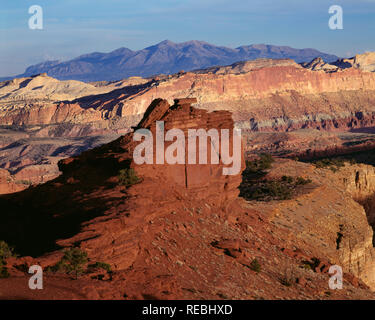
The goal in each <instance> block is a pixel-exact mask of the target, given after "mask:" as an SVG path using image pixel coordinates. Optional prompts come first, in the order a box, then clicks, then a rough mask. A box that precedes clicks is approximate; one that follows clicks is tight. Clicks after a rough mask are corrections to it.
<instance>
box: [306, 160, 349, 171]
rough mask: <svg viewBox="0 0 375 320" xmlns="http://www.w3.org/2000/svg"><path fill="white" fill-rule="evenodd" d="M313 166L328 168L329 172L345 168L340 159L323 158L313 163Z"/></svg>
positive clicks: (343, 161) (343, 162)
mask: <svg viewBox="0 0 375 320" xmlns="http://www.w3.org/2000/svg"><path fill="white" fill-rule="evenodd" d="M313 164H314V165H315V166H316V167H317V168H328V169H330V170H331V171H333V172H336V171H338V170H339V169H340V168H342V167H344V166H345V160H344V159H342V158H325V159H320V160H317V161H314V162H313Z"/></svg>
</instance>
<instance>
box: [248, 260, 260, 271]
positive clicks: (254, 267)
mask: <svg viewBox="0 0 375 320" xmlns="http://www.w3.org/2000/svg"><path fill="white" fill-rule="evenodd" d="M249 268H250V269H251V270H253V271H255V272H256V273H258V272H260V270H261V269H262V267H261V265H260V263H259V261H258V260H257V259H254V260H253V261H251V263H250V265H249Z"/></svg>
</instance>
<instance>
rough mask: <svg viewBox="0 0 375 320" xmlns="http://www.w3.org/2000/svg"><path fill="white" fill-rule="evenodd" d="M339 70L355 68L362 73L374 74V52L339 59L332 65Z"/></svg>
mask: <svg viewBox="0 0 375 320" xmlns="http://www.w3.org/2000/svg"><path fill="white" fill-rule="evenodd" d="M332 64H333V65H336V66H338V67H339V68H343V69H345V68H351V67H353V68H357V69H360V70H363V71H369V72H374V71H375V52H366V53H363V54H357V55H356V56H354V57H353V58H349V59H339V60H338V61H336V62H334V63H332Z"/></svg>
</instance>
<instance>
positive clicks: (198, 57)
mask: <svg viewBox="0 0 375 320" xmlns="http://www.w3.org/2000/svg"><path fill="white" fill-rule="evenodd" d="M318 56H320V57H322V58H323V59H324V60H325V61H327V62H332V61H336V60H337V58H338V57H336V56H334V55H329V54H325V53H322V52H319V51H318V50H314V49H295V48H291V47H286V46H273V45H267V44H254V45H248V46H241V47H239V48H236V49H234V48H228V47H223V46H216V45H213V44H210V43H207V42H204V41H199V40H191V41H186V42H182V43H175V42H173V41H171V40H168V39H167V40H164V41H162V42H160V43H158V44H155V45H153V46H149V47H147V48H145V49H142V50H138V51H132V50H130V49H127V48H119V49H117V50H114V51H112V52H109V53H99V52H96V53H91V54H85V55H82V56H80V57H78V58H75V59H72V60H70V61H65V62H55V61H53V62H48V63H40V64H37V65H34V66H31V67H29V68H27V69H26V71H25V73H24V74H22V75H19V76H17V77H25V76H30V75H31V74H37V73H43V72H47V73H48V75H49V76H52V77H54V78H57V79H59V80H80V81H88V82H89V81H100V80H110V81H111V80H119V79H124V78H128V77H133V76H141V77H149V76H152V75H156V74H173V73H177V72H178V71H180V70H185V71H191V70H196V69H204V68H208V67H213V66H223V65H230V64H233V63H236V62H239V61H246V60H255V59H258V58H269V59H293V60H294V61H296V62H297V63H302V62H306V61H311V60H313V59H314V58H316V57H318Z"/></svg>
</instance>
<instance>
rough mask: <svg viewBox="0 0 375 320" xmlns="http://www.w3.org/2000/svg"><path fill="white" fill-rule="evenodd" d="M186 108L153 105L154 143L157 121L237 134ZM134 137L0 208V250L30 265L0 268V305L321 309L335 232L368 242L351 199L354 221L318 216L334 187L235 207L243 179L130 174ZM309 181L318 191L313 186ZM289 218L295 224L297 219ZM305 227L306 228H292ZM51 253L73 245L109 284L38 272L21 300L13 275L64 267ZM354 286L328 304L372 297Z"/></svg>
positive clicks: (184, 170)
mask: <svg viewBox="0 0 375 320" xmlns="http://www.w3.org/2000/svg"><path fill="white" fill-rule="evenodd" d="M192 102H193V101H192V100H184V99H180V100H177V101H176V104H175V105H174V106H172V107H171V108H170V107H169V105H168V103H167V102H166V101H164V100H158V101H157V102H155V103H154V104H153V105H151V108H150V110H149V112H147V114H146V117H145V118H144V119H143V120H142V121H141V123H140V125H142V127H146V128H149V129H150V130H151V131H152V132H155V128H154V126H155V123H154V122H155V121H156V120H163V121H165V125H166V128H173V127H174V128H176V127H178V128H182V129H183V130H184V131H185V130H186V129H187V128H197V127H203V128H206V129H208V128H233V120H232V119H231V116H230V113H228V112H225V111H219V112H213V113H208V112H207V111H205V110H198V109H194V108H191V107H190V103H192ZM132 137H133V133H130V134H127V135H126V136H123V137H121V138H119V139H117V140H115V141H113V142H112V143H110V144H107V145H104V146H102V147H99V148H96V149H93V150H90V151H86V152H84V153H82V154H81V155H80V156H77V157H74V158H68V159H65V160H62V161H61V162H60V169H61V171H62V172H63V174H62V175H61V176H60V177H58V178H56V179H55V180H53V181H50V182H48V183H46V184H43V185H40V186H36V187H32V188H30V189H28V190H25V191H23V192H21V193H19V194H16V195H6V196H1V197H0V206H1V207H2V208H3V211H2V214H1V215H2V217H1V218H2V223H1V224H0V234H1V237H2V239H4V240H6V241H7V242H8V243H10V244H11V245H14V246H15V247H16V251H17V252H18V253H20V254H21V255H23V256H25V255H31V256H33V257H34V258H31V257H23V258H20V259H14V260H11V259H10V260H9V261H8V267H9V270H10V272H11V275H12V276H11V278H9V279H3V280H2V279H0V295H2V296H5V297H8V298H12V297H14V296H22V297H24V298H29V299H45V298H46V295H45V293H44V292H49V293H50V295H49V298H51V297H53V298H61V292H64V293H66V296H65V298H75V299H77V298H78V299H86V298H89V299H121V298H127V299H181V298H185V299H215V298H216V299H218V298H219V299H241V298H242V299H259V298H271V299H280V298H294V299H295V298H307V299H312V298H322V299H323V298H327V297H328V295H326V294H325V293H324V292H326V291H327V290H329V289H328V288H327V282H328V275H327V274H326V273H325V272H326V268H325V267H326V266H327V265H330V264H333V263H334V262H336V261H334V260H335V259H336V258H337V256H338V253H337V250H336V244H335V241H334V239H335V237H336V232H337V230H336V227H337V225H339V224H340V223H341V222H342V221H343V222H344V223H345V224H347V225H350V221H355V222H356V223H357V222H358V223H359V226H360V228H361V230H365V231H366V243H367V240H368V239H369V237H370V233H371V232H370V230H369V226H368V225H367V227H366V224H365V222H366V221H365V220H366V219H365V217H364V215H363V213H362V212H361V211H360V210H359V209H358V205H357V207H355V204H354V202H353V201H352V200H350V198H348V197H347V196H345V201H346V202H348V203H349V202H350V201H352V202H350V204H351V206H353V207H354V208H357V209H358V210H354V211H353V212H354V218H355V219H354V220H350V217H349V215H345V216H343V215H339V212H341V209H342V207H337V208H336V207H335V211H334V216H333V215H330V214H329V212H327V214H326V212H320V211H319V210H320V209H319V208H320V206H321V205H322V203H323V202H324V201H325V200H324V199H323V198H322V196H321V195H322V194H324V193H327V190H328V191H329V195H330V196H332V199H334V201H335V203H339V199H341V198H340V197H342V195H341V191H337V188H336V187H335V188H328V189H327V188H326V187H325V186H324V185H322V186H320V187H319V188H318V189H317V192H315V189H313V190H312V191H311V190H310V192H308V193H307V194H303V195H301V196H300V197H299V198H298V199H297V200H298V201H300V202H302V205H301V206H299V205H297V204H296V202H295V200H291V201H289V202H284V206H280V205H279V204H276V205H275V204H265V205H264V206H261V205H259V204H257V205H258V207H255V204H254V203H253V204H251V203H245V202H244V201H241V200H240V199H238V198H237V195H238V191H237V187H238V185H239V182H240V181H241V177H240V174H239V175H237V176H223V175H222V172H221V170H220V169H222V167H223V166H222V165H221V164H219V165H211V164H207V165H204V166H202V167H199V169H197V170H196V171H195V170H194V169H193V167H192V166H191V167H189V165H168V164H164V165H146V164H143V165H136V164H135V163H133V162H132V156H133V150H134V147H135V146H136V145H137V143H136V142H135V141H133V139H132ZM241 156H242V153H241ZM292 163H293V162H291V161H289V162H287V163H285V162H282V164H281V167H282V168H283V170H284V171H282V172H280V170H275V172H273V174H283V173H284V172H285V174H290V172H289V171H293V170H296V169H297V170H298V174H301V173H300V172H301V170H303V176H305V175H307V174H308V173H310V174H311V172H312V171H313V170H312V169H311V166H310V165H307V164H299V165H298V166H296V165H292ZM242 165H243V162H242ZM129 166H130V167H132V168H133V169H134V170H135V171H136V172H137V175H138V176H139V178H141V182H140V183H138V184H135V185H132V186H130V187H129V188H125V187H124V186H121V185H119V183H118V174H119V170H121V169H124V168H129ZM299 167H302V168H299ZM205 168H207V170H206V169H205ZM279 168H280V167H279ZM190 169H191V170H190ZM215 173H216V174H215ZM314 177H315V178H314V179H315V180H316V181H319V178H320V175H318V176H314ZM329 179H330V177H328V178H327V181H328V180H329ZM186 181H191V182H192V183H190V184H189V183H188V184H186ZM184 182H185V183H184ZM316 193H317V194H318V198H316ZM313 200H314V201H316V200H319V202H318V203H316V204H315V203H314V202H313ZM325 203H326V202H325ZM326 204H327V203H326ZM317 210H318V211H317ZM294 212H296V213H298V214H297V215H296V217H295V218H294V217H293V213H294ZM318 213H319V214H320V215H321V218H322V219H323V218H324V219H325V220H324V222H325V223H324V225H320V224H319V221H320V220H319V219H313V218H312V217H316V215H317V214H318ZM284 215H285V217H286V218H284ZM292 217H293V218H292ZM304 218H306V219H308V221H307V222H305V223H304V224H302V223H300V220H301V221H302V219H304ZM332 219H333V220H332ZM329 221H331V222H332V221H333V222H334V223H328V222H329ZM348 221H349V222H348ZM305 226H306V228H305ZM308 228H312V230H314V231H313V233H311V230H309V229H308ZM308 230H309V232H307V231H308ZM310 233H311V234H310ZM352 239H356V241H357V242H356V243H357V244H358V245H357V247H358V248H356V254H357V253H358V252H359V249H360V248H359V247H360V243H361V241H362V240H361V238H360V237H358V235H357V234H356V233H355V232H352V231H351V229H349V230H348V231H345V234H344V239H343V243H344V244H347V243H351V241H352ZM310 240H314V241H310ZM331 240H332V241H331ZM331 242H332V244H331ZM56 244H58V245H60V246H63V247H71V246H79V247H80V248H81V249H82V250H84V251H86V252H87V253H88V256H89V258H90V263H94V262H95V261H101V262H106V263H110V264H111V266H112V269H113V270H114V272H113V274H112V275H111V276H108V275H107V278H105V277H104V276H105V275H104V274H101V275H102V276H103V277H104V279H106V281H100V280H98V279H93V278H92V277H97V276H98V271H95V272H94V273H88V274H85V275H84V276H83V277H82V278H81V279H80V280H70V279H69V277H68V276H66V275H58V274H56V275H51V274H48V273H45V278H46V279H45V286H46V288H45V290H46V291H44V290H41V291H43V292H36V293H32V294H31V293H30V290H29V289H28V288H27V289H25V283H27V281H25V279H24V278H25V277H27V276H29V275H26V276H25V274H23V273H22V271H20V270H22V268H21V267H22V266H23V267H25V265H26V266H29V265H31V264H35V263H37V264H40V265H41V266H43V267H47V266H51V265H53V264H55V263H56V262H57V261H59V259H60V258H61V256H62V253H61V252H58V251H56V249H58V246H57V245H56ZM324 244H325V245H326V246H324ZM349 249H350V248H349ZM349 249H348V247H346V246H345V247H344V248H343V250H344V251H343V252H344V253H349V252H350V251H347V250H349ZM290 252H294V253H296V254H294V253H293V254H290ZM313 257H317V258H320V261H321V262H322V265H319V266H318V267H320V269H319V270H318V271H319V272H317V270H312V271H311V270H305V269H302V268H301V267H300V266H301V263H302V262H303V261H302V259H308V260H309V259H312V258H313ZM322 257H327V258H324V259H323V258H322ZM328 259H329V261H327V260H328ZM331 260H332V261H331ZM255 261H256V263H258V265H257V267H254V265H256V263H255ZM356 261H357V260H356ZM350 263H352V261H351V262H350ZM323 264H324V266H323ZM16 266H18V268H15V267H16ZM289 270H292V271H293V277H294V278H293V277H292V278H291V281H292V282H291V283H292V285H291V287H290V289H288V290H286V288H285V286H284V284H283V283H285V281H284V279H283V277H284V272H289ZM314 271H315V272H314ZM351 277H352V278H351V279H352V280H351V281H354V280H355V279H354V277H353V276H351ZM19 279H22V280H23V282H22V281H20V280H19ZM297 279H298V280H297ZM353 279H354V280H353ZM283 281H284V282H283ZM355 281H357V280H355ZM297 282H298V283H297ZM312 284H313V285H312ZM355 284H356V286H353V285H351V284H350V282H347V281H346V282H345V288H344V289H343V290H336V291H335V292H332V293H330V294H331V296H330V297H331V298H337V299H343V298H348V296H347V293H348V292H351V295H350V297H351V298H355V297H359V298H373V295H372V294H371V293H370V292H369V291H368V288H367V287H366V286H365V285H364V284H363V283H362V282H361V281H357V282H356V283H355ZM322 292H323V293H322Z"/></svg>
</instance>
